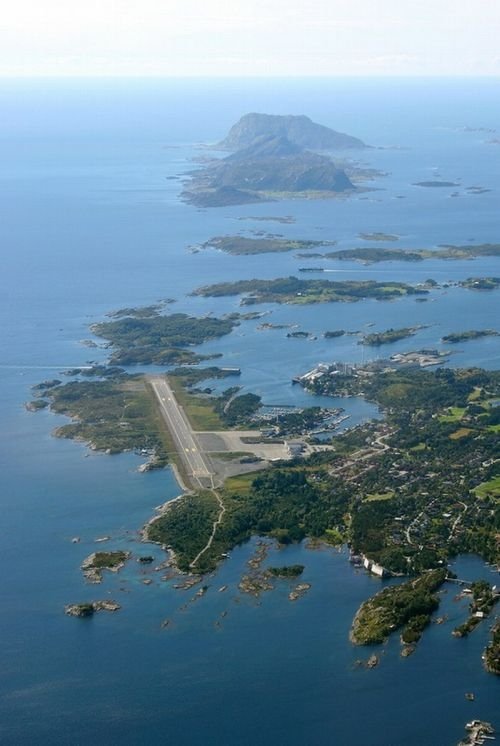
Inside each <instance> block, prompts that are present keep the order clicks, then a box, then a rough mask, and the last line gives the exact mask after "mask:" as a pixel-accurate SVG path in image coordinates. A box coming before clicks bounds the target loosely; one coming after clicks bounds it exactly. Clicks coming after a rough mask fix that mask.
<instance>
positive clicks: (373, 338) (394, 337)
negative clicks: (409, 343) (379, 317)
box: [358, 325, 424, 347]
mask: <svg viewBox="0 0 500 746" xmlns="http://www.w3.org/2000/svg"><path fill="white" fill-rule="evenodd" d="M423 328H424V327H423V326H421V325H419V326H406V327H403V328H402V329H387V330H386V331H385V332H373V333H372V334H365V335H364V336H363V337H361V339H360V340H359V342H358V344H362V345H368V346H371V347H378V346H379V345H383V344H389V343H392V342H398V341H399V340H400V339H406V338H407V337H413V336H414V335H415V334H416V333H417V332H418V331H420V329H423Z"/></svg>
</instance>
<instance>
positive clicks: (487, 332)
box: [442, 329, 500, 344]
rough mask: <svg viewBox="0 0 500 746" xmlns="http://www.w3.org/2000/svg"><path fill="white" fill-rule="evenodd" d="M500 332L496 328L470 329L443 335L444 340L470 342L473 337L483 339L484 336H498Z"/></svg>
mask: <svg viewBox="0 0 500 746" xmlns="http://www.w3.org/2000/svg"><path fill="white" fill-rule="evenodd" d="M499 335H500V332H497V331H496V330H495V329H470V330H469V331H466V332H454V333H453V334H446V335H445V336H444V337H442V341H443V342H449V343H451V344H457V343H459V342H468V341H469V340H471V339H481V338H482V337H498V336H499Z"/></svg>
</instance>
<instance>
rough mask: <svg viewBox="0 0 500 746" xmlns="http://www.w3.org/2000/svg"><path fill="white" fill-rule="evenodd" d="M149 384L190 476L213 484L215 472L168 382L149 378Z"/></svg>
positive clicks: (161, 378) (160, 377)
mask: <svg viewBox="0 0 500 746" xmlns="http://www.w3.org/2000/svg"><path fill="white" fill-rule="evenodd" d="M149 382H150V383H151V386H152V388H153V391H154V392H155V394H156V397H157V398H158V401H159V403H160V411H161V413H162V415H163V417H164V419H165V422H166V423H167V427H168V429H169V431H170V433H171V435H172V437H173V439H174V441H175V445H176V447H177V451H178V453H179V456H180V457H181V458H182V460H183V462H184V464H185V466H186V470H187V472H188V474H190V475H191V476H192V477H193V478H194V479H196V480H198V481H199V480H201V479H205V480H209V481H210V482H211V481H212V476H213V472H212V470H211V469H210V467H209V466H208V463H207V461H206V460H205V458H204V456H203V453H202V452H201V450H200V446H199V445H198V442H197V440H196V436H195V435H194V434H193V431H192V429H191V425H190V424H189V422H188V419H187V417H186V415H185V414H184V412H183V410H182V407H181V406H180V405H179V403H178V402H177V400H176V398H175V396H174V393H173V391H172V389H171V388H170V385H169V383H168V381H167V380H166V379H165V378H164V377H163V376H149ZM205 486H207V485H205Z"/></svg>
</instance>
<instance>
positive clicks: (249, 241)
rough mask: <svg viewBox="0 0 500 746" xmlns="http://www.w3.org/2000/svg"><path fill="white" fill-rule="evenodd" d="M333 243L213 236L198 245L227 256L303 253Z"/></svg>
mask: <svg viewBox="0 0 500 746" xmlns="http://www.w3.org/2000/svg"><path fill="white" fill-rule="evenodd" d="M334 243H335V241H300V240H292V239H287V238H283V237H277V236H265V237H258V238H248V237H246V236H215V237H214V238H210V239H209V240H208V241H205V242H204V243H203V244H201V245H200V248H201V249H218V250H219V251H224V252H225V253H227V254H233V255H240V254H241V255H246V254H250V255H251V254H270V253H281V252H286V251H305V250H306V249H316V248H318V247H319V246H331V245H332V244H334Z"/></svg>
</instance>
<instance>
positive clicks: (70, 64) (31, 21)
mask: <svg viewBox="0 0 500 746" xmlns="http://www.w3.org/2000/svg"><path fill="white" fill-rule="evenodd" d="M499 39H500V0H300V2H298V1H297V0H4V2H3V4H2V10H1V13H0V76H4V77H5V76H29V77H31V76H131V75H132V76H162V77H165V76H167V77H183V76H196V77H198V76H217V77H228V76H231V77H232V76H238V77H239V76H252V77H254V76H284V77H298V76H370V75H375V76H380V75H400V76H405V75H412V76H429V75H435V76H448V75H456V76H477V75H490V76H495V75H500V43H499Z"/></svg>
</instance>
